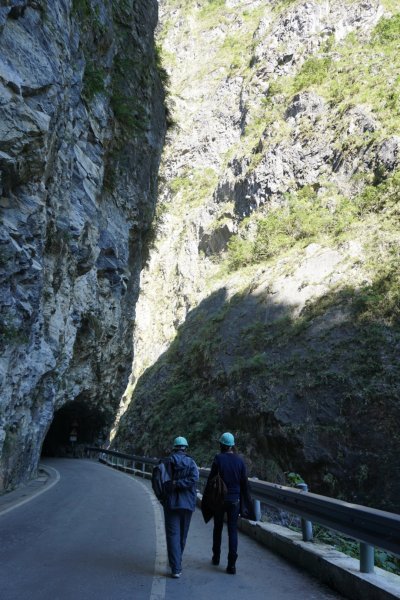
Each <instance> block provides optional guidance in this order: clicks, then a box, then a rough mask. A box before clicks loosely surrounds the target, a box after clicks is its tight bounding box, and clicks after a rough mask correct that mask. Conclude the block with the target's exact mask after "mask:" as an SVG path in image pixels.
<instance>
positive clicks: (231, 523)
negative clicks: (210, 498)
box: [212, 500, 240, 564]
mask: <svg viewBox="0 0 400 600" xmlns="http://www.w3.org/2000/svg"><path fill="white" fill-rule="evenodd" d="M239 511H240V501H239V500H237V501H236V502H231V501H230V500H225V502H224V505H223V507H222V509H221V510H219V511H218V512H216V513H215V514H214V530H213V547H212V551H213V555H214V556H218V557H219V555H220V553H221V537H222V528H223V526H224V515H225V514H226V520H227V525H228V539H229V553H228V563H231V564H235V560H236V558H237V547H238V534H237V521H238V517H239Z"/></svg>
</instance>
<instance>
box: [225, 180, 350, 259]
mask: <svg viewBox="0 0 400 600" xmlns="http://www.w3.org/2000/svg"><path fill="white" fill-rule="evenodd" d="M356 213H357V209H356V207H355V205H354V204H353V203H351V202H350V201H349V200H347V199H346V198H344V197H341V196H338V195H337V196H336V197H335V196H334V194H333V193H332V192H330V193H329V195H328V196H322V197H320V196H318V194H317V192H316V191H315V190H314V188H313V187H312V186H305V187H303V188H302V189H301V190H299V191H298V192H297V193H293V194H290V195H289V196H288V199H287V204H286V205H285V206H283V207H281V208H276V209H274V210H271V211H269V212H268V213H267V214H266V215H265V216H260V215H259V214H256V215H254V217H251V218H250V219H247V220H245V221H243V222H242V224H241V231H240V232H239V234H238V235H237V236H235V237H233V238H231V240H230V241H229V243H228V252H227V257H226V261H227V265H228V269H229V270H235V269H238V268H240V267H243V266H247V265H251V264H257V263H260V262H263V261H266V260H268V259H269V258H271V257H273V256H276V255H278V254H279V253H281V252H284V251H285V250H287V249H289V248H294V247H295V246H296V245H297V246H298V247H304V246H306V245H308V244H309V243H311V242H312V241H316V240H321V239H322V238H324V237H325V238H326V237H327V236H330V237H332V238H337V237H338V236H340V235H341V234H343V233H344V232H345V231H347V230H348V229H349V227H350V225H351V223H352V221H353V220H354V217H355V216H356ZM251 223H255V224H256V233H255V236H254V238H253V239H249V236H248V235H247V230H248V229H249V225H250V224H251Z"/></svg>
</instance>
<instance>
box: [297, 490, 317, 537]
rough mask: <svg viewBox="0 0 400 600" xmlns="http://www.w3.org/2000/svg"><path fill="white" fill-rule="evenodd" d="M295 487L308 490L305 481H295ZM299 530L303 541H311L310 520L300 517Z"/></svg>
mask: <svg viewBox="0 0 400 600" xmlns="http://www.w3.org/2000/svg"><path fill="white" fill-rule="evenodd" d="M296 487H297V488H298V489H299V490H303V492H308V485H307V484H306V483H297V484H296ZM301 531H302V533H303V541H304V542H311V540H312V539H313V527H312V523H311V521H307V519H303V517H302V518H301Z"/></svg>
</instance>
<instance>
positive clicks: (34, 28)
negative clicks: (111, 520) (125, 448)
mask: <svg viewBox="0 0 400 600" xmlns="http://www.w3.org/2000/svg"><path fill="white" fill-rule="evenodd" d="M157 10H158V7H157V3H156V1H155V0H135V2H131V1H128V0H118V1H114V0H55V1H54V2H47V1H45V0H1V1H0V49H1V51H0V173H1V180H0V196H1V197H0V215H1V216H0V219H1V221H0V224H1V225H0V281H1V290H0V299H1V321H0V335H1V341H0V351H1V357H0V387H1V400H0V456H1V460H0V491H1V490H5V489H10V488H11V487H13V486H15V485H17V484H18V483H21V482H22V481H24V480H27V479H29V477H31V476H32V474H34V473H35V470H36V468H37V464H38V460H39V457H40V452H41V447H42V443H43V440H44V438H45V435H46V432H47V431H48V429H49V426H50V424H51V422H52V419H53V416H54V413H55V411H57V409H59V408H60V407H62V406H64V405H68V403H70V402H73V403H74V406H78V404H79V405H80V406H85V407H86V411H87V413H88V412H90V411H92V412H93V413H95V414H96V415H97V416H96V427H97V430H96V431H95V432H92V434H94V433H95V434H96V436H99V437H102V436H105V435H106V433H107V432H108V431H109V428H110V426H111V424H112V422H113V419H114V416H115V411H116V409H117V407H118V403H119V399H120V397H121V395H122V393H123V391H124V389H125V386H126V381H127V377H128V370H129V365H130V363H131V360H132V339H131V336H132V327H133V322H134V316H135V299H136V297H137V294H138V277H139V273H140V270H141V267H142V262H143V240H144V237H145V236H146V235H147V234H146V232H147V230H148V229H149V226H150V223H151V221H152V217H153V212H154V206H155V201H156V188H157V171H158V165H159V158H160V152H161V148H162V144H163V137H164V132H165V110H164V105H163V87H162V83H161V80H160V73H162V72H161V70H160V68H159V64H158V62H159V61H158V57H157V55H156V53H155V48H154V39H153V34H154V28H155V26H156V23H157ZM95 439H97V438H95ZM84 441H85V440H84Z"/></svg>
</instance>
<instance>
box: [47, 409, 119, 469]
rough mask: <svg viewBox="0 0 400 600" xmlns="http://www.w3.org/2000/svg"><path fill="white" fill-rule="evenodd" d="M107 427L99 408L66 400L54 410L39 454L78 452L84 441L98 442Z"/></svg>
mask: <svg viewBox="0 0 400 600" xmlns="http://www.w3.org/2000/svg"><path fill="white" fill-rule="evenodd" d="M107 431H108V424H107V419H106V415H105V414H104V413H102V412H100V411H99V409H97V408H95V407H93V406H88V405H87V404H86V403H85V402H83V401H79V400H74V401H73V402H68V403H67V404H65V405H64V406H62V407H61V408H60V409H59V410H57V411H56V413H55V414H54V418H53V421H52V423H51V425H50V428H49V430H48V432H47V435H46V437H45V439H44V442H43V446H42V456H74V457H78V456H81V455H82V454H83V448H84V447H85V445H95V446H98V445H101V444H102V443H103V442H104V439H105V437H106V434H107Z"/></svg>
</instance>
